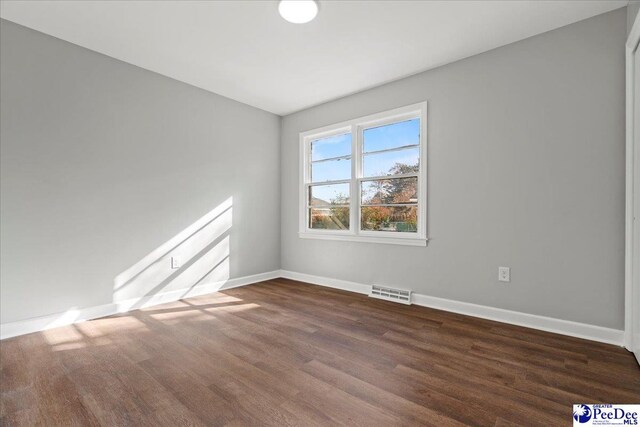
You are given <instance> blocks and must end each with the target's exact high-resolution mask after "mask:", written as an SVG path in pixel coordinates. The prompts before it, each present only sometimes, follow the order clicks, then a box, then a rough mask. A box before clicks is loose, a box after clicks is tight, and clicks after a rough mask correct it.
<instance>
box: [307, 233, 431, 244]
mask: <svg viewBox="0 0 640 427" xmlns="http://www.w3.org/2000/svg"><path fill="white" fill-rule="evenodd" d="M298 237H300V238H301V239H318V240H341V241H347V242H360V243H383V244H387V245H405V246H427V240H428V239H425V238H418V237H386V236H355V235H353V234H338V233H326V234H325V233H311V232H298Z"/></svg>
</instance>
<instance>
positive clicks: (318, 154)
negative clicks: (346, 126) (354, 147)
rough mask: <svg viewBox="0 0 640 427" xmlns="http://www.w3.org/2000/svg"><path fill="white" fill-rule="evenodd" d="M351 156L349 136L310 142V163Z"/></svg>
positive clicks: (347, 134)
mask: <svg viewBox="0 0 640 427" xmlns="http://www.w3.org/2000/svg"><path fill="white" fill-rule="evenodd" d="M349 155H351V134H350V133H345V134H343V135H336V136H331V137H329V138H322V139H316V140H315V141H311V161H312V162H314V161H316V160H322V159H331V158H333V157H342V156H349Z"/></svg>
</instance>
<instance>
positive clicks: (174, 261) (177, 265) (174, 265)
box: [171, 256, 180, 270]
mask: <svg viewBox="0 0 640 427" xmlns="http://www.w3.org/2000/svg"><path fill="white" fill-rule="evenodd" d="M171 268H172V269H173V270H175V269H177V268H180V263H178V258H176V257H173V256H172V257H171Z"/></svg>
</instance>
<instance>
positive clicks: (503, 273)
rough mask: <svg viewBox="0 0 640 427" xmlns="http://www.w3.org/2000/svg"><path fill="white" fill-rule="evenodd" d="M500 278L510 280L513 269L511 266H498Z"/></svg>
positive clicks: (503, 280)
mask: <svg viewBox="0 0 640 427" xmlns="http://www.w3.org/2000/svg"><path fill="white" fill-rule="evenodd" d="M498 280H499V281H500V282H510V281H511V269H510V268H509V267H498Z"/></svg>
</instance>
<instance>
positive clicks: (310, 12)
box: [278, 0, 318, 24]
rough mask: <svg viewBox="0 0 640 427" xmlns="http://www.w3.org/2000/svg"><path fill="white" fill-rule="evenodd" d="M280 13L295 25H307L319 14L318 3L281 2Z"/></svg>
mask: <svg viewBox="0 0 640 427" xmlns="http://www.w3.org/2000/svg"><path fill="white" fill-rule="evenodd" d="M278 12H280V16H282V17H283V18H284V19H286V20H287V21H289V22H291V23H293V24H306V23H307V22H310V21H312V20H313V18H315V17H316V15H317V14H318V3H316V2H315V1H314V0H281V1H280V4H279V5H278Z"/></svg>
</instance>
